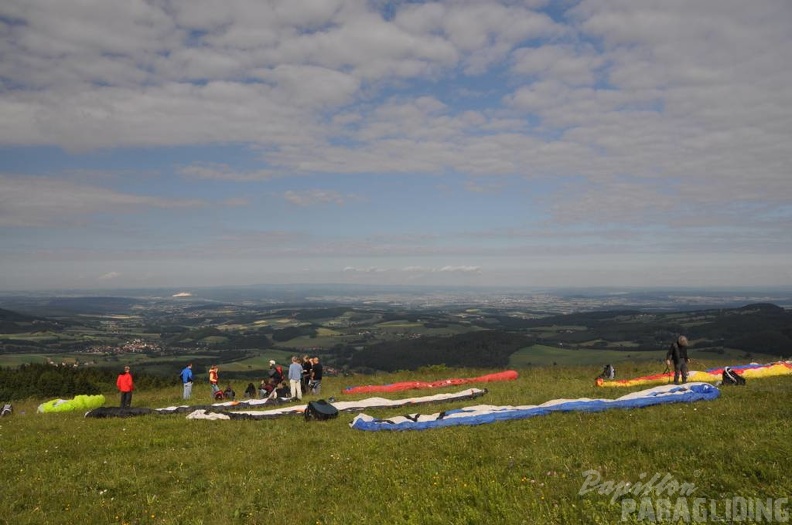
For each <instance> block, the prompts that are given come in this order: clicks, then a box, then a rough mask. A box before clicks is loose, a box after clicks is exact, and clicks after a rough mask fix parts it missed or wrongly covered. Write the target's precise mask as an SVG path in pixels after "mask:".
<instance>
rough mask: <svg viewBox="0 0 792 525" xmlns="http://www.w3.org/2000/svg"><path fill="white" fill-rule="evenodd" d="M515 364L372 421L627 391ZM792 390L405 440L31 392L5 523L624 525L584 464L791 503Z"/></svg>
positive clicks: (781, 385)
mask: <svg viewBox="0 0 792 525" xmlns="http://www.w3.org/2000/svg"><path fill="white" fill-rule="evenodd" d="M697 365H699V366H698V367H697V368H700V369H703V368H705V366H703V365H701V364H699V363H697ZM651 366H652V365H647V364H635V365H627V364H622V365H621V366H620V367H619V372H620V376H621V377H633V376H638V375H643V374H645V373H652V372H657V370H655V369H654V368H656V365H655V366H654V368H652V367H651ZM707 366H709V364H707ZM489 372H492V370H469V369H468V370H445V371H436V372H435V373H434V374H431V373H430V372H423V373H406V372H405V373H399V374H390V375H381V376H356V377H353V378H327V379H326V380H325V382H324V385H323V397H325V398H326V397H330V396H334V397H336V398H337V399H354V398H363V397H368V396H347V395H344V394H342V393H341V391H342V389H343V388H344V387H346V386H351V385H359V384H371V383H390V382H395V381H402V380H408V379H419V380H434V379H438V378H440V377H468V376H476V375H480V374H483V373H489ZM520 372H521V375H520V378H519V379H518V380H517V381H513V382H506V383H491V384H486V385H470V386H480V387H485V388H487V389H488V390H489V392H488V394H487V395H486V396H484V397H482V398H480V399H478V400H476V401H475V402H473V403H471V402H467V403H459V402H456V403H447V404H439V405H429V406H422V407H417V408H414V409H381V410H372V411H369V413H370V414H372V415H377V416H388V415H400V414H403V413H405V412H407V411H410V412H414V411H420V412H423V413H434V412H438V411H440V410H445V409H450V408H458V407H460V406H463V405H464V404H479V403H483V404H493V405H529V404H539V403H543V402H545V401H548V400H551V399H558V398H578V397H603V398H615V397H618V396H621V395H624V394H626V393H628V392H630V391H634V390H638V389H635V388H634V389H615V388H614V389H597V388H596V387H594V386H593V383H594V382H593V378H594V376H595V375H596V374H597V373H598V372H599V370H598V369H594V368H592V367H587V368H582V367H581V368H572V367H566V368H558V367H553V368H544V369H525V370H520ZM235 386H236V388H237V391H238V392H239V391H241V390H243V389H244V388H243V385H235ZM461 389H462V388H461V387H460V388H449V389H443V390H442V391H445V392H449V391H454V392H455V391H457V390H461ZM208 392H209V387H208V385H206V384H203V385H201V384H199V385H196V388H195V391H194V396H193V402H194V403H195V404H199V403H209V394H208ZM790 392H792V377H788V376H787V377H779V378H768V379H759V380H754V381H750V380H749V382H748V385H746V386H745V387H739V388H738V387H733V388H724V389H722V396H721V398H720V399H718V400H716V401H713V402H700V403H691V404H673V405H666V406H658V407H650V408H646V409H640V410H613V411H607V412H601V413H565V414H561V413H557V414H552V415H549V416H541V417H535V418H531V419H526V420H521V421H508V422H502V423H495V424H490V425H481V426H476V427H455V428H445V429H437V430H428V431H422V432H401V433H399V432H372V433H369V432H361V431H356V430H352V429H350V428H349V426H348V423H349V422H350V421H351V419H352V417H353V415H352V414H346V413H342V414H341V415H340V417H339V418H338V419H335V420H331V421H328V422H311V423H306V422H304V421H303V420H302V418H300V417H296V416H285V417H282V418H279V419H274V420H268V421H204V420H187V419H186V418H185V416H184V415H151V416H141V417H135V418H128V419H114V418H110V419H85V418H84V417H83V414H82V413H65V414H37V413H35V410H36V407H37V405H38V404H39V403H40V402H42V401H45V400H29V401H27V402H24V403H16V404H15V411H16V413H15V414H14V415H13V416H12V417H10V418H3V419H0V451H1V452H2V458H1V459H2V461H0V474H2V479H3V480H4V483H3V484H2V486H0V509H2V510H0V512H2V515H0V523H8V524H14V525H17V524H47V523H69V524H72V523H81V524H94V523H96V524H119V523H128V524H132V523H135V524H144V523H152V524H155V523H156V524H213V525H214V524H217V525H221V524H229V523H261V524H277V523H284V524H309V523H310V524H318V523H322V524H325V523H327V524H341V523H343V524H351V523H414V524H435V523H437V524H460V523H466V524H482V523H490V524H495V523H497V524H500V523H504V524H511V523H587V524H588V523H616V522H620V520H621V505H620V503H619V501H618V498H612V495H610V494H600V493H599V492H600V491H599V490H594V491H590V492H588V493H586V494H583V495H579V492H580V490H581V487H582V484H583V482H584V481H585V479H586V478H585V477H584V475H583V472H585V471H590V470H594V471H597V472H598V473H599V474H600V475H601V479H602V480H603V481H610V482H612V483H618V482H633V483H634V482H636V481H639V480H641V479H643V480H644V481H646V480H647V479H649V478H650V477H651V476H653V475H654V474H655V473H660V474H666V473H668V474H670V475H671V476H673V478H674V479H675V480H676V481H677V482H678V483H688V484H693V485H695V497H699V498H710V499H724V498H731V497H733V496H741V497H745V498H785V497H788V496H789V495H790V493H792V481H790V477H789V472H792V459H790V451H792V446H791V445H790V438H792V431H791V430H792V407H791V406H790V399H792V397H791V396H790ZM431 393H436V392H427V391H415V390H414V391H408V392H404V393H401V394H398V395H396V394H393V395H387V396H386V397H414V396H420V395H429V394H431ZM180 394H181V391H180V388H177V387H173V388H170V389H163V390H159V391H148V392H146V391H142V392H136V393H135V395H134V399H133V406H146V407H164V406H170V405H175V404H181V400H180ZM106 395H107V397H108V402H107V405H115V404H116V402H117V400H118V398H117V396H116V394H115V393H113V392H107V393H106ZM307 399H310V397H308V398H307ZM642 474H645V476H644V477H643V478H642V477H641V475H642ZM603 492H606V491H605V490H603ZM612 499H613V500H614V501H613V502H612V501H611V500H612ZM629 519H630V520H632V521H636V520H635V516H632V517H630V518H629ZM683 521H684V520H683ZM666 522H668V521H666Z"/></svg>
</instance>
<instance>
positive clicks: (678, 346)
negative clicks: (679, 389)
mask: <svg viewBox="0 0 792 525" xmlns="http://www.w3.org/2000/svg"><path fill="white" fill-rule="evenodd" d="M689 361H690V359H689V358H688V340H687V337H685V336H684V335H680V336H679V338H678V339H677V340H676V341H675V342H673V343H671V347H670V348H669V349H668V352H667V353H666V366H668V367H669V368H671V363H672V362H673V363H674V384H675V385H678V384H679V378H680V376H681V377H682V383H687V378H688V362H689Z"/></svg>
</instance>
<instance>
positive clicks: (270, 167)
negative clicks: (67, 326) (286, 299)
mask: <svg viewBox="0 0 792 525" xmlns="http://www.w3.org/2000/svg"><path fill="white" fill-rule="evenodd" d="M283 283H350V284H379V285H400V284H402V285H426V286H439V285H455V286H505V287H514V288H522V287H529V288H543V287H565V286H570V287H581V286H592V287H593V286H597V287H599V286H613V287H716V286H717V287H746V286H747V287H751V286H761V287H782V286H789V285H792V2H789V1H788V0H752V1H751V2H746V1H744V0H697V1H695V2H691V1H689V0H581V1H571V0H570V1H566V0H559V1H549V0H548V1H541V0H524V1H515V0H500V1H497V0H476V1H466V0H454V1H450V0H449V1H436V2H433V1H408V0H401V1H398V0H397V1H384V0H280V1H275V0H225V1H223V2H217V1H214V0H211V1H210V0H147V1H144V0H57V1H53V0H4V1H3V2H2V3H0V290H44V289H108V288H145V287H185V289H186V288H189V287H199V286H222V285H247V284H283Z"/></svg>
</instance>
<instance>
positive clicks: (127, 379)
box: [116, 366, 135, 408]
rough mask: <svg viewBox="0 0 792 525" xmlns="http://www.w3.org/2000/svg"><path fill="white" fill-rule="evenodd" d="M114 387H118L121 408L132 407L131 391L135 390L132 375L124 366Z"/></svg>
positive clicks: (127, 367)
mask: <svg viewBox="0 0 792 525" xmlns="http://www.w3.org/2000/svg"><path fill="white" fill-rule="evenodd" d="M116 386H117V387H118V391H119V392H121V408H129V407H130V406H131V405H132V391H133V390H134V389H135V383H134V381H133V380H132V374H131V373H130V372H129V366H125V367H124V372H123V373H121V374H118V379H116Z"/></svg>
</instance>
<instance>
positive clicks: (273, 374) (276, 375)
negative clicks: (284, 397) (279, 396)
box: [269, 359, 283, 385]
mask: <svg viewBox="0 0 792 525" xmlns="http://www.w3.org/2000/svg"><path fill="white" fill-rule="evenodd" d="M269 377H270V379H271V380H274V381H275V384H276V385H277V384H279V383H280V382H281V381H283V367H282V366H280V365H279V364H277V363H276V362H275V360H274V359H270V362H269Z"/></svg>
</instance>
